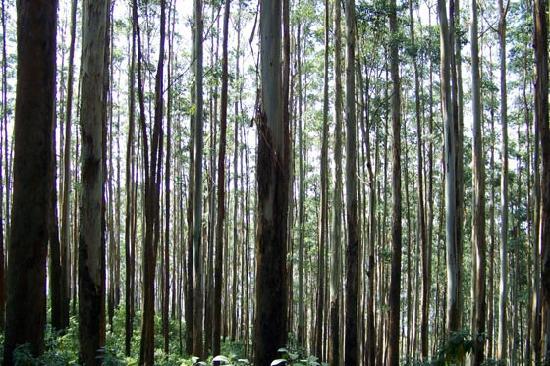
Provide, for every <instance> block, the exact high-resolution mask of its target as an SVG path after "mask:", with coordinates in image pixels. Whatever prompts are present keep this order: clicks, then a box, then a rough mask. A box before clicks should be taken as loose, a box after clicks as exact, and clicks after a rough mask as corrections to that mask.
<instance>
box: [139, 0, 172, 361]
mask: <svg viewBox="0 0 550 366" xmlns="http://www.w3.org/2000/svg"><path fill="white" fill-rule="evenodd" d="M138 29H139V28H138ZM165 38H166V1H165V0H161V1H160V40H159V42H160V44H159V56H158V63H157V72H156V76H155V111H154V121H153V127H152V129H151V140H150V145H149V139H148V134H147V126H146V124H145V114H144V112H143V90H142V86H141V81H140V80H141V61H140V58H141V57H140V54H141V51H140V44H141V42H140V32H139V31H138V38H137V41H138V88H139V89H140V90H141V91H140V92H139V99H140V101H139V103H140V126H141V135H142V143H143V166H144V175H145V195H144V205H145V207H144V213H145V238H144V241H143V251H142V255H143V262H142V263H143V264H142V268H143V282H142V283H143V296H142V299H143V308H142V322H141V342H140V350H139V364H140V365H147V366H152V365H153V364H154V352H155V347H154V336H155V322H154V321H155V318H154V317H155V267H156V256H157V248H158V242H159V239H160V220H159V202H160V194H159V191H160V184H161V182H160V170H161V166H162V142H163V136H162V118H163V104H164V101H163V93H164V87H163V79H164V56H165ZM149 147H150V154H151V155H150V156H149V155H148V154H149Z"/></svg>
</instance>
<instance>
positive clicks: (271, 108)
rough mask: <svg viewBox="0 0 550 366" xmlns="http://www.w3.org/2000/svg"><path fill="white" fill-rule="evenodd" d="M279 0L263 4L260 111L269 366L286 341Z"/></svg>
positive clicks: (262, 347) (262, 314) (259, 279)
mask: <svg viewBox="0 0 550 366" xmlns="http://www.w3.org/2000/svg"><path fill="white" fill-rule="evenodd" d="M281 3H282V2H281V1H280V0H277V1H273V0H261V2H260V37H261V43H260V56H261V79H262V90H261V106H258V107H259V110H258V115H257V123H258V156H257V168H256V169H257V171H256V176H257V184H258V211H257V212H258V218H257V220H258V221H257V229H256V232H257V236H256V248H257V249H256V253H257V254H256V308H255V317H256V318H255V321H254V341H255V343H254V355H255V364H256V365H269V364H270V363H271V361H272V360H273V359H275V358H277V355H278V353H277V349H278V348H279V347H281V346H285V345H286V340H287V285H288V284H287V281H286V275H287V273H286V268H287V267H286V257H287V214H288V208H287V205H288V150H287V147H288V143H289V140H288V134H287V132H288V128H287V124H286V123H285V122H286V121H285V119H284V116H283V100H282V99H283V98H282V97H283V88H282V86H283V85H282V77H281V76H282V75H281V74H282V73H281V65H280V60H281V38H282V37H281Z"/></svg>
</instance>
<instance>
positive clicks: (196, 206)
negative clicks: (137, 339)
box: [192, 0, 204, 357]
mask: <svg viewBox="0 0 550 366" xmlns="http://www.w3.org/2000/svg"><path fill="white" fill-rule="evenodd" d="M194 19H195V34H194V49H195V95H194V101H195V108H196V110H195V116H194V122H195V129H194V148H195V150H194V155H195V156H194V167H193V170H194V189H193V262H192V263H193V354H194V355H197V356H199V357H202V356H203V353H204V352H203V347H202V346H203V344H202V341H203V340H202V337H203V334H202V330H203V327H202V322H203V283H202V255H201V253H202V251H201V244H202V158H203V110H202V109H203V90H202V88H203V66H202V61H203V52H202V37H203V19H202V0H194Z"/></svg>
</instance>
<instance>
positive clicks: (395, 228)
mask: <svg viewBox="0 0 550 366" xmlns="http://www.w3.org/2000/svg"><path fill="white" fill-rule="evenodd" d="M390 6H391V9H390V14H389V20H390V32H391V33H392V34H393V35H394V37H395V36H396V35H397V33H398V31H399V25H398V23H397V3H396V0H392V1H391V3H390ZM390 59H391V61H390V67H391V79H392V102H391V103H392V104H391V109H392V135H393V142H392V230H391V233H392V261H391V280H390V281H391V282H390V290H389V305H390V310H389V313H390V314H389V316H390V318H389V349H388V356H389V357H388V365H389V366H397V365H399V330H400V329H399V320H400V319H399V318H400V305H401V256H402V253H401V252H402V249H401V246H402V238H401V235H402V228H401V225H402V222H401V217H402V213H401V211H402V207H401V79H400V76H399V44H398V43H397V42H392V44H391V47H390ZM419 189H420V188H419ZM407 196H408V195H407ZM407 221H408V222H410V220H407ZM409 232H410V230H409ZM409 237H410V236H409ZM409 281H410V278H409Z"/></svg>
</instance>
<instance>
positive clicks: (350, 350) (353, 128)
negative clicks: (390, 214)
mask: <svg viewBox="0 0 550 366" xmlns="http://www.w3.org/2000/svg"><path fill="white" fill-rule="evenodd" d="M345 4H346V31H347V61H348V64H347V67H346V132H347V139H346V217H347V225H348V242H347V246H346V269H347V276H346V290H345V292H346V311H345V319H346V322H345V344H344V363H345V364H346V365H349V366H354V365H358V364H359V341H358V337H359V333H358V326H359V324H358V323H359V321H358V320H359V319H358V316H357V315H358V306H359V297H358V296H359V243H360V231H361V230H360V228H359V223H358V218H357V213H358V209H357V155H356V149H357V147H356V144H357V116H356V111H355V110H356V108H355V103H356V101H355V42H356V40H355V35H356V23H355V0H346V3H345Z"/></svg>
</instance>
